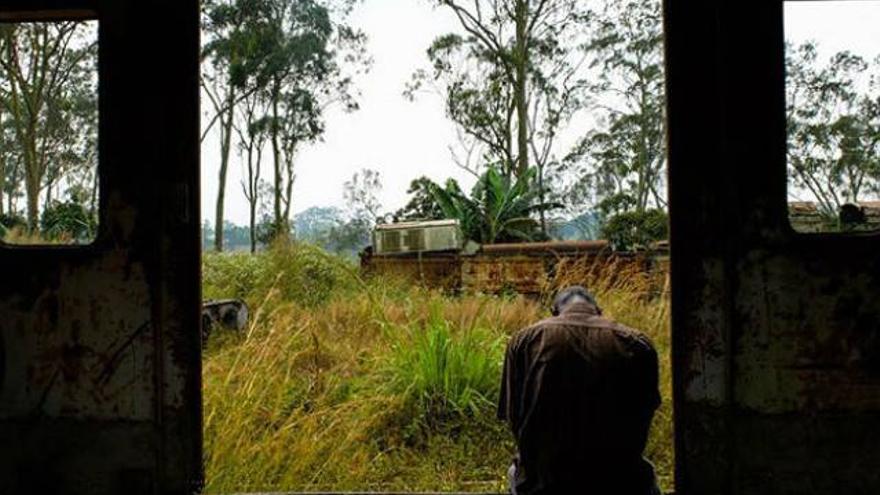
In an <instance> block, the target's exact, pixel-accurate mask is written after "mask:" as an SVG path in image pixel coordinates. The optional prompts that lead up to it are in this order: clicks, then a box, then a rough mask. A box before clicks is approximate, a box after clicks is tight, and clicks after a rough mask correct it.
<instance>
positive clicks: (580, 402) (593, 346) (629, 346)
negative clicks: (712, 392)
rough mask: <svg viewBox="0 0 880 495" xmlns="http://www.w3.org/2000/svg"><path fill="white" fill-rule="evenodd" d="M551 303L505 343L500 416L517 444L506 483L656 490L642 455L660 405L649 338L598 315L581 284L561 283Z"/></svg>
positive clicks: (542, 488) (524, 487)
mask: <svg viewBox="0 0 880 495" xmlns="http://www.w3.org/2000/svg"><path fill="white" fill-rule="evenodd" d="M552 312H553V317H552V318H549V319H546V320H544V321H541V322H539V323H537V324H535V325H533V326H531V327H529V328H526V329H524V330H522V331H520V332H519V333H517V334H516V335H515V336H514V337H513V338H512V339H511V341H510V343H509V344H508V347H507V354H506V356H505V361H504V376H503V379H502V383H501V400H500V402H499V405H498V417H499V419H501V420H502V421H507V422H508V423H509V424H510V427H511V430H512V431H513V435H514V438H515V440H516V444H517V450H518V455H517V456H516V458H515V459H514V463H513V465H512V466H511V468H510V484H511V490H512V492H513V493H514V494H515V495H539V494H540V495H544V494H559V495H568V494H589V495H605V494H609V495H611V494H614V495H656V494H659V490H658V488H657V484H656V481H655V478H654V469H653V466H652V465H651V463H649V462H648V461H647V460H645V459H644V458H643V457H642V452H643V451H644V449H645V443H646V442H647V438H648V431H649V429H650V426H651V420H652V418H653V416H654V411H656V409H657V407H658V406H659V405H660V394H659V391H658V379H657V353H656V351H655V350H654V346H653V345H652V344H651V342H650V340H648V338H647V337H646V336H645V335H643V334H642V333H641V332H638V331H636V330H633V329H631V328H627V327H625V326H623V325H620V324H618V323H615V322H613V321H611V320H609V319H606V318H603V317H602V311H601V310H600V309H599V307H598V305H597V304H596V301H595V299H594V298H593V296H592V295H591V294H590V293H589V292H587V290H586V289H584V288H583V287H579V286H575V287H569V288H568V289H565V290H563V291H562V292H560V293H559V294H558V295H557V296H556V299H555V301H554V303H553V308H552Z"/></svg>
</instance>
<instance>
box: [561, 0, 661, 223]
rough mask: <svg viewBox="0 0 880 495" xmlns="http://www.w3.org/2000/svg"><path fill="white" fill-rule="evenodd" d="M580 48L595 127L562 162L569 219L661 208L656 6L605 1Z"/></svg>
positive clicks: (648, 1) (647, 1)
mask: <svg viewBox="0 0 880 495" xmlns="http://www.w3.org/2000/svg"><path fill="white" fill-rule="evenodd" d="M592 17H593V30H592V32H591V36H590V38H591V41H590V43H589V44H588V45H587V52H588V53H589V54H590V66H591V67H592V68H593V69H594V71H595V77H596V83H595V84H593V85H592V86H591V92H592V93H593V94H594V102H593V105H592V110H593V115H594V118H595V119H596V122H597V126H596V127H595V128H594V129H592V130H591V131H590V132H588V133H587V135H586V136H585V137H584V138H583V139H582V140H581V141H580V143H579V145H578V146H577V147H576V148H575V150H574V152H572V153H571V154H570V155H569V156H567V157H566V159H565V161H564V167H563V170H564V171H565V172H566V173H567V174H568V175H569V176H571V177H574V178H575V179H574V180H573V181H572V182H570V183H569V184H568V190H567V196H568V202H569V204H572V205H575V207H576V209H578V210H579V211H575V212H574V213H575V214H579V213H583V211H584V209H590V208H597V209H598V210H599V211H600V212H601V213H602V214H603V215H604V216H613V215H615V214H622V213H627V212H636V213H637V214H644V213H646V212H647V211H649V210H651V209H652V208H664V207H665V205H666V197H665V191H664V187H665V175H666V149H665V135H666V127H665V115H664V107H665V97H664V74H663V54H662V51H663V31H662V21H661V14H660V2H659V1H658V0H626V1H623V2H613V1H608V2H606V3H605V4H604V5H603V6H601V7H600V8H599V9H597V10H595V11H594V15H593V16H592Z"/></svg>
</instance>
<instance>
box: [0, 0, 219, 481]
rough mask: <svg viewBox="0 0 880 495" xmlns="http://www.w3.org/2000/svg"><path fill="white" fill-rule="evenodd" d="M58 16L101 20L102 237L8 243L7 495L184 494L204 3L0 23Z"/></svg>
mask: <svg viewBox="0 0 880 495" xmlns="http://www.w3.org/2000/svg"><path fill="white" fill-rule="evenodd" d="M53 9H63V11H62V15H65V16H67V15H71V14H74V15H82V14H83V13H84V14H86V15H88V16H90V17H92V16H94V17H96V18H97V19H98V20H99V26H100V27H99V29H100V33H99V50H100V62H99V64H100V76H99V81H100V91H99V96H100V117H101V121H100V144H99V150H100V164H99V176H100V183H101V193H102V194H101V199H100V207H101V211H100V232H99V234H98V238H97V240H96V242H95V243H94V244H93V245H91V246H87V247H75V248H67V247H64V248H60V247H59V248H46V247H41V248H21V247H9V246H0V273H2V274H3V278H2V280H0V494H7V493H9V494H11V493H41V494H54V493H58V494H61V493H63V494H80V493H89V494H119V493H128V494H139V493H191V492H192V491H193V490H194V489H195V488H196V485H197V484H198V483H199V478H200V465H201V418H200V395H199V393H200V376H199V373H200V370H199V336H198V325H199V299H200V295H199V285H198V280H199V220H198V204H199V203H198V185H199V172H198V153H199V151H198V141H199V139H198V137H199V109H198V101H199V94H198V50H199V43H198V29H199V17H198V15H199V14H198V4H197V2H195V1H189V0H150V1H138V2H134V1H119V0H112V1H111V0H107V1H103V0H36V1H35V0H5V1H4V2H3V3H2V4H0V19H3V20H26V19H33V18H41V19H51V18H52V17H53V16H54V15H56V14H53ZM36 11H40V12H36ZM160 27H161V29H160V32H161V35H158V36H157V32H159V31H157V29H159V28H160Z"/></svg>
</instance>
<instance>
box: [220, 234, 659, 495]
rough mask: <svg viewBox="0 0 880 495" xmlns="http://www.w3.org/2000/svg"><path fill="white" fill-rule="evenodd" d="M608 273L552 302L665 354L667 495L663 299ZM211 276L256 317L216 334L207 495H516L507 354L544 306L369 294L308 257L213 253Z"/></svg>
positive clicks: (370, 287)
mask: <svg viewBox="0 0 880 495" xmlns="http://www.w3.org/2000/svg"><path fill="white" fill-rule="evenodd" d="M602 269H608V270H613V268H601V269H600V268H599V267H590V268H589V270H587V269H585V268H584V266H583V264H580V265H578V264H573V265H572V266H571V267H567V268H565V269H564V270H560V271H558V274H557V276H556V277H555V278H554V280H553V281H552V283H551V284H548V287H547V292H548V293H549V292H551V291H552V290H554V289H555V287H557V286H560V285H563V284H567V283H571V282H578V283H582V284H586V285H588V286H590V287H591V288H592V289H593V290H594V291H595V292H596V295H597V297H598V298H599V300H600V301H601V302H602V303H603V305H604V308H605V310H606V313H607V314H609V315H611V316H613V317H615V318H617V319H619V320H620V321H621V322H623V323H625V324H628V325H630V326H633V327H636V328H640V329H642V330H644V331H646V333H648V334H649V335H650V336H651V337H652V338H653V340H654V341H655V343H656V344H657V346H658V350H659V351H660V354H661V357H662V362H663V365H662V367H663V377H664V384H663V394H664V398H666V399H667V400H666V401H665V404H664V406H663V409H661V411H660V412H659V413H658V416H657V419H656V420H655V428H654V432H653V435H652V439H651V444H650V446H649V452H648V454H649V456H650V457H651V458H652V460H653V461H654V462H655V463H656V464H657V468H658V474H660V477H661V481H662V482H663V484H664V485H665V486H667V487H668V486H669V482H670V480H671V466H672V453H671V409H670V406H669V400H668V397H669V384H668V376H669V374H668V364H667V363H668V347H669V339H668V324H667V323H665V322H666V320H667V318H666V314H665V311H666V302H665V298H663V297H658V296H657V295H656V294H653V293H651V291H650V290H648V285H646V284H647V282H646V281H644V282H643V281H642V280H641V279H639V278H638V277H631V276H629V275H627V276H625V277H619V276H618V277H616V278H614V277H608V276H602V275H601V273H599V272H600V271H601V270H602ZM230 277H231V278H230ZM566 277H567V278H566ZM205 279H206V280H205V284H204V285H205V291H206V293H208V294H210V295H211V296H213V297H229V296H238V297H241V296H245V297H246V298H247V299H248V300H249V302H250V303H251V307H252V311H253V318H252V322H251V325H250V327H249V328H248V330H247V332H246V333H244V334H242V335H228V334H227V335H223V334H221V335H219V336H218V338H216V339H214V340H212V341H211V342H210V344H209V346H208V349H207V351H206V354H205V362H204V394H205V399H204V400H205V402H204V410H205V447H206V452H205V455H206V459H205V462H206V470H207V482H208V486H207V491H208V492H209V493H224V492H226V493H231V492H242V491H281V490H294V491H331V490H332V491H336V490H376V491H382V490H384V491H426V490H432V491H433V490H437V491H446V490H450V491H451V490H457V491H503V490H504V489H505V470H506V466H507V464H508V463H509V460H510V456H511V454H512V452H513V445H512V442H511V439H510V434H509V432H508V431H507V430H506V429H505V427H504V425H502V424H500V423H498V422H497V421H496V420H495V419H494V403H495V401H496V400H497V393H498V382H499V378H500V372H501V370H500V368H501V364H502V359H503V347H504V345H505V343H506V341H507V338H508V337H509V336H510V335H511V334H512V333H514V332H515V331H516V330H518V329H520V328H522V327H524V326H527V325H529V324H531V323H533V322H534V321H536V320H538V319H540V318H542V317H544V316H545V311H544V310H543V307H542V305H541V304H539V303H538V302H534V301H529V300H526V299H523V298H519V297H494V296H488V295H480V294H471V295H463V296H456V297H450V296H447V295H444V294H442V293H439V292H436V291H430V290H425V289H422V288H418V287H413V286H411V285H410V284H408V283H406V282H405V281H401V280H382V279H376V280H368V281H365V280H362V279H360V278H359V277H358V276H357V271H356V270H355V269H354V268H353V267H351V266H348V265H345V264H344V262H341V261H339V260H336V259H334V258H332V257H329V256H327V255H326V254H323V253H321V252H319V251H316V250H315V248H311V247H307V246H294V247H276V248H274V249H273V250H272V251H270V252H268V253H263V254H261V255H258V256H257V257H255V258H251V257H250V256H249V255H233V256H222V257H221V256H217V255H212V256H207V257H206V268H205ZM229 279H231V280H233V281H234V283H232V284H229V285H227V284H225V282H224V280H229ZM603 281H604V282H605V283H604V284H603Z"/></svg>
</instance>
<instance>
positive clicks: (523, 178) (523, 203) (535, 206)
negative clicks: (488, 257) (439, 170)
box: [431, 167, 562, 244]
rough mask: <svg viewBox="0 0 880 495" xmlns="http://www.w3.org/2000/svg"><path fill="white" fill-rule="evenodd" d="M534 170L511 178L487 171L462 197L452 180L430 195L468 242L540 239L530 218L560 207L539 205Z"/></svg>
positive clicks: (536, 222)
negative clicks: (453, 221)
mask: <svg viewBox="0 0 880 495" xmlns="http://www.w3.org/2000/svg"><path fill="white" fill-rule="evenodd" d="M536 177H537V170H536V169H534V168H532V169H529V170H528V171H527V172H526V173H525V174H522V175H520V176H518V177H515V178H511V177H509V176H507V175H505V174H502V173H501V172H499V169H498V168H497V167H489V168H488V169H487V170H486V172H485V173H483V175H482V176H480V178H479V180H478V181H477V184H476V185H475V186H474V188H473V190H472V191H471V195H470V197H468V196H467V195H465V194H464V193H463V192H462V190H461V188H460V187H459V186H458V184H457V183H456V182H455V181H454V180H449V181H447V183H446V187H440V186H437V185H434V186H433V187H432V190H431V192H432V195H433V196H434V199H435V200H436V201H437V204H438V205H439V206H440V209H441V210H442V211H443V213H444V215H445V216H446V217H447V218H452V219H456V220H458V221H459V223H460V224H461V228H462V231H464V234H465V236H467V237H468V238H469V239H470V240H472V241H475V242H479V243H481V244H495V243H498V242H529V241H535V240H538V239H540V238H541V237H544V234H543V233H542V232H541V228H540V224H539V222H538V221H537V220H535V218H534V215H535V214H537V213H540V212H541V211H548V210H552V209H556V208H561V207H562V205H559V204H555V203H546V202H541V191H540V190H539V189H538V188H537V186H536V185H535V184H536Z"/></svg>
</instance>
